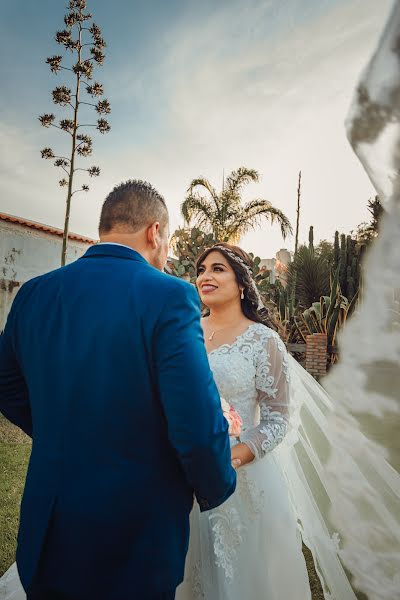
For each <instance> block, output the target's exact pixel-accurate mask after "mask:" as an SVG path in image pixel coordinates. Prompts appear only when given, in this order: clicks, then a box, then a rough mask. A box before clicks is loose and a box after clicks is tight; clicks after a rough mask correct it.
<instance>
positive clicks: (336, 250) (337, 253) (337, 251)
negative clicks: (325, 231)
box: [333, 231, 340, 270]
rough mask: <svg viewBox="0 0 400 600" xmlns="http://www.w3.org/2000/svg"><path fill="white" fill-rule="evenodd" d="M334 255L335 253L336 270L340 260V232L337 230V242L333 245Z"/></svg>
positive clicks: (334, 265)
mask: <svg viewBox="0 0 400 600" xmlns="http://www.w3.org/2000/svg"><path fill="white" fill-rule="evenodd" d="M333 248H334V255H333V268H334V269H335V270H336V269H337V268H338V266H339V261H340V243H339V232H338V231H335V242H334V245H333Z"/></svg>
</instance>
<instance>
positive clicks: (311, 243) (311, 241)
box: [308, 225, 314, 250]
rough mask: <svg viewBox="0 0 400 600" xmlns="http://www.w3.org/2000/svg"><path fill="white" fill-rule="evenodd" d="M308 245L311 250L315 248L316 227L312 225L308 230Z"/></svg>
mask: <svg viewBox="0 0 400 600" xmlns="http://www.w3.org/2000/svg"><path fill="white" fill-rule="evenodd" d="M308 247H309V249H310V250H314V227H313V226H312V225H311V227H310V230H309V232H308Z"/></svg>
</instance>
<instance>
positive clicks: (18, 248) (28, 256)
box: [0, 221, 90, 331]
mask: <svg viewBox="0 0 400 600" xmlns="http://www.w3.org/2000/svg"><path fill="white" fill-rule="evenodd" d="M89 246H90V244H89V243H84V242H78V241H75V240H70V242H69V244H68V252H67V262H68V263H70V262H72V261H74V260H76V259H78V258H80V257H81V256H82V255H83V254H84V253H85V252H86V250H87V249H88V248H89ZM61 249H62V238H61V237H60V236H57V235H54V234H51V233H47V232H45V231H39V230H35V229H32V228H30V227H26V226H24V225H20V224H17V223H10V222H8V221H0V331H2V330H3V329H4V325H5V322H6V318H7V315H8V312H9V310H10V308H11V304H12V301H13V300H14V297H15V295H16V294H17V292H18V289H19V288H20V287H21V285H22V284H23V283H25V282H26V281H28V280H29V279H32V278H33V277H37V276H38V275H43V273H48V272H49V271H52V270H54V269H57V268H58V267H59V266H60V263H61Z"/></svg>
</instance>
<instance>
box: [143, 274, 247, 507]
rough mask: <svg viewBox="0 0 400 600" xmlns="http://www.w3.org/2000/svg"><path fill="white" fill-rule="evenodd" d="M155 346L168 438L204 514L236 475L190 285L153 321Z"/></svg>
mask: <svg viewBox="0 0 400 600" xmlns="http://www.w3.org/2000/svg"><path fill="white" fill-rule="evenodd" d="M155 346H156V349H155V355H156V373H157V375H156V376H157V378H158V389H159V394H160V398H161V403H162V406H163V409H164V413H165V416H166V420H167V424H168V436H169V440H170V442H171V444H172V446H173V447H174V448H175V450H176V453H177V455H178V458H179V460H180V462H181V465H182V467H183V470H184V472H185V474H186V477H187V479H188V481H189V483H190V485H191V486H192V487H193V489H194V492H195V495H196V498H197V501H198V503H199V506H200V509H201V510H202V511H204V510H209V509H211V508H214V507H216V506H218V505H219V504H222V503H223V502H224V501H225V500H226V499H227V498H228V497H229V496H230V495H231V494H232V493H233V492H234V490H235V487H236V473H235V471H234V469H233V468H232V466H231V452H230V444H229V436H228V424H227V421H226V419H225V417H224V416H223V414H222V409H221V402H220V398H219V394H218V391H217V388H216V386H215V383H214V379H213V377H212V373H211V370H210V367H209V364H208V358H207V354H206V350H205V346H204V338H203V333H202V329H201V325H200V302H199V299H198V295H197V292H196V290H195V288H194V287H191V286H190V285H185V286H183V285H182V286H181V285H180V286H176V287H175V289H174V290H173V293H172V294H171V295H170V297H169V299H168V300H167V302H166V304H165V306H164V308H163V310H162V312H161V315H160V317H159V320H158V325H157V329H156V338H155Z"/></svg>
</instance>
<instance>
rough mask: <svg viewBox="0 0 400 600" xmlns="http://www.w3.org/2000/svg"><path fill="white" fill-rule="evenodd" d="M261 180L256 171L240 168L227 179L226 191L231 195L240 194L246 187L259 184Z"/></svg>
mask: <svg viewBox="0 0 400 600" xmlns="http://www.w3.org/2000/svg"><path fill="white" fill-rule="evenodd" d="M259 180H260V176H259V173H258V171H256V170H255V169H247V168H246V167H239V168H238V169H236V171H232V173H231V174H230V175H229V176H228V177H227V178H226V189H227V190H228V191H229V192H231V193H234V194H238V193H239V191H240V188H242V187H243V186H244V185H246V184H248V183H258V181H259Z"/></svg>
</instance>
